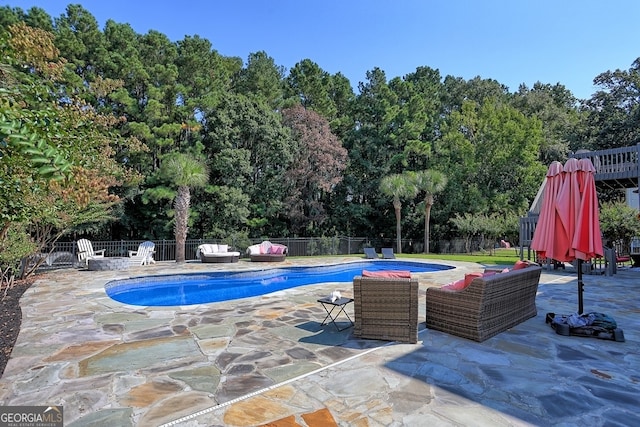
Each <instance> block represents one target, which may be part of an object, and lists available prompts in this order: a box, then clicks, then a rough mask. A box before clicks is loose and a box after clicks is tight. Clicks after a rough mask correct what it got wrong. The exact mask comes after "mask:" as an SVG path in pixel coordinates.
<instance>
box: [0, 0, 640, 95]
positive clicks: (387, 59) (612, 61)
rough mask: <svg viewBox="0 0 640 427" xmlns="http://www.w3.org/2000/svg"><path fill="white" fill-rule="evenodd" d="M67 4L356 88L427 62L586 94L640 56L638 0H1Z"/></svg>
mask: <svg viewBox="0 0 640 427" xmlns="http://www.w3.org/2000/svg"><path fill="white" fill-rule="evenodd" d="M70 3H74V4H75V3H79V4H81V5H82V6H83V7H84V8H85V9H87V10H88V11H89V12H91V14H92V15H93V16H95V18H96V19H97V20H98V24H99V26H100V28H101V29H103V28H104V24H105V22H106V21H107V19H113V20H114V21H116V22H119V23H129V24H131V26H132V27H133V29H134V30H135V31H136V32H138V33H141V34H144V33H146V32H147V31H149V30H157V31H159V32H161V33H164V34H166V35H167V36H168V37H169V38H170V39H171V40H173V41H177V40H181V39H182V38H184V37H185V36H186V35H189V36H193V35H199V36H200V37H203V38H206V39H208V40H209V41H211V43H212V45H213V48H214V49H215V50H217V51H218V52H219V53H220V54H222V55H224V56H237V57H240V58H242V60H243V61H245V63H246V60H247V58H248V56H249V54H250V53H254V52H258V51H265V52H266V53H267V54H268V55H269V56H270V57H272V58H273V59H274V61H275V63H276V64H277V65H281V66H283V67H285V68H286V69H287V70H288V69H290V68H291V67H293V66H294V65H295V64H296V63H297V62H299V61H301V60H302V59H305V58H308V59H311V60H312V61H314V62H316V63H317V64H318V65H319V66H320V67H321V68H322V69H323V70H325V71H327V72H329V73H331V74H335V73H337V72H341V73H342V74H344V75H345V76H346V77H347V78H348V79H349V80H350V81H351V84H352V85H353V86H354V88H357V86H358V82H361V81H365V80H366V72H367V71H369V70H372V69H373V68H374V67H378V68H380V69H382V70H383V71H384V72H385V73H386V76H387V79H389V80H390V79H391V78H393V77H402V76H404V75H406V74H408V73H411V72H414V71H415V69H416V68H417V67H419V66H428V67H431V68H434V69H438V70H439V71H440V74H441V75H442V77H443V78H444V77H445V76H446V75H452V76H455V77H462V78H464V79H466V80H468V79H471V78H474V77H476V76H480V77H482V78H491V79H495V80H497V81H499V82H500V83H502V84H505V85H506V86H508V87H509V90H510V91H511V92H515V91H516V90H517V89H518V86H519V85H520V84H521V83H524V84H526V85H527V86H528V87H529V88H530V87H532V85H533V84H534V83H535V82H536V81H540V82H542V83H550V84H555V83H561V84H563V85H565V86H566V87H567V88H568V89H569V90H571V91H572V92H573V94H574V95H575V96H576V97H578V98H589V97H590V96H591V95H592V94H593V93H594V92H595V90H596V88H595V87H594V86H593V79H594V78H595V77H596V76H597V75H598V74H600V73H602V72H605V71H608V70H611V71H613V70H615V69H623V70H627V69H629V68H630V67H631V64H632V63H633V61H634V60H635V59H636V58H638V57H640V45H639V44H638V40H640V37H639V35H640V25H638V22H637V19H638V16H640V1H637V0H611V1H609V2H603V1H601V0H393V1H392V0H389V1H382V0H319V1H310V0H182V1H176V0H153V1H149V0H127V1H123V0H76V1H64V0H44V1H43V0H39V1H36V0H10V1H6V0H0V5H8V6H11V7H20V8H22V9H24V10H28V9H29V8H31V7H33V6H38V7H41V8H43V9H45V10H46V11H47V12H48V13H49V14H50V15H51V16H52V17H54V18H55V17H58V16H60V15H61V14H63V13H64V11H65V8H66V6H67V5H68V4H70Z"/></svg>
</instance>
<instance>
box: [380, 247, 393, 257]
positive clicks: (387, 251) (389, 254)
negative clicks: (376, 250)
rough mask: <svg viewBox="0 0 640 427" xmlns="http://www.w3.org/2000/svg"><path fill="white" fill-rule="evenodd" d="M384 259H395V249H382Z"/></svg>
mask: <svg viewBox="0 0 640 427" xmlns="http://www.w3.org/2000/svg"><path fill="white" fill-rule="evenodd" d="M381 251H382V258H384V259H395V258H396V256H395V255H394V254H393V248H382V249H381Z"/></svg>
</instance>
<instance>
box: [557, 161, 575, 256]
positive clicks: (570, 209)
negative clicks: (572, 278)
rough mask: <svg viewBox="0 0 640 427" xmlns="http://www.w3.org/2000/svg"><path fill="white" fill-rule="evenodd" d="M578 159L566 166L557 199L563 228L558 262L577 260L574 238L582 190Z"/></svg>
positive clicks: (567, 163) (568, 162)
mask: <svg viewBox="0 0 640 427" xmlns="http://www.w3.org/2000/svg"><path fill="white" fill-rule="evenodd" d="M578 164H579V163H578V159H574V158H571V159H569V160H567V162H566V163H565V164H564V168H563V171H564V175H563V177H564V179H563V182H562V187H561V188H560V191H559V192H558V196H557V198H556V210H557V213H558V217H559V218H560V222H561V223H562V227H561V230H560V232H561V233H563V234H562V235H561V236H557V237H556V240H557V241H559V246H560V247H559V248H558V252H560V253H559V254H558V255H557V258H556V259H557V260H558V261H563V262H571V261H574V260H575V259H576V256H575V251H574V250H573V247H572V241H573V236H574V234H575V230H576V224H577V222H578V211H579V209H580V190H579V185H578V175H577V173H576V172H578Z"/></svg>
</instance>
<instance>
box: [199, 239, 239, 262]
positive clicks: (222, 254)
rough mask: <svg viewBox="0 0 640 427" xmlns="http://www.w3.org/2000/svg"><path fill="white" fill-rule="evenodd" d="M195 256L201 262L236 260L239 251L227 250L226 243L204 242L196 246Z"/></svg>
mask: <svg viewBox="0 0 640 427" xmlns="http://www.w3.org/2000/svg"><path fill="white" fill-rule="evenodd" d="M196 257H197V258H200V261H202V262H238V260H239V259H240V252H235V251H229V246H228V245H218V244H215V243H204V244H202V245H200V246H198V250H197V251H196Z"/></svg>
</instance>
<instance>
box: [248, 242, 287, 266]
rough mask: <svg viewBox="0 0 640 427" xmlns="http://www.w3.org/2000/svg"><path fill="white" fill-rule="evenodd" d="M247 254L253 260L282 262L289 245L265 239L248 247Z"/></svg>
mask: <svg viewBox="0 0 640 427" xmlns="http://www.w3.org/2000/svg"><path fill="white" fill-rule="evenodd" d="M247 254H248V255H249V257H250V258H251V261H253V262H281V261H284V259H285V257H286V256H287V247H286V246H285V245H280V244H277V243H271V242H269V241H268V240H265V241H264V242H262V243H259V244H257V245H251V246H249V247H248V248H247Z"/></svg>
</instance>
